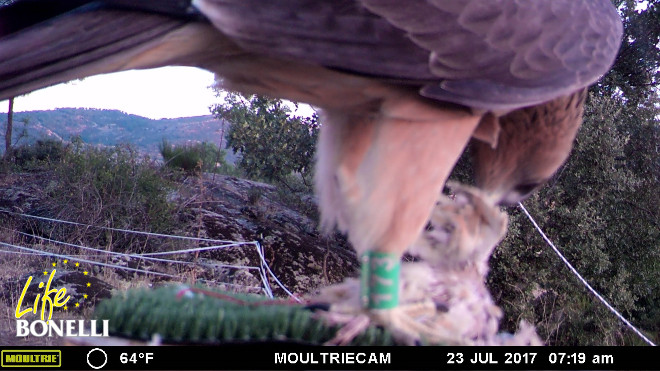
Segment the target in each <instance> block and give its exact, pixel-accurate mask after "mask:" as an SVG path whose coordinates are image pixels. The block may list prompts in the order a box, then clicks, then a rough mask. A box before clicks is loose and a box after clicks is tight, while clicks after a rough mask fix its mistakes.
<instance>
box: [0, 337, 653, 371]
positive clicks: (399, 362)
mask: <svg viewBox="0 0 660 371" xmlns="http://www.w3.org/2000/svg"><path fill="white" fill-rule="evenodd" d="M0 349H1V351H2V365H1V367H2V369H12V368H15V369H21V370H29V369H40V370H43V369H62V370H92V369H95V370H255V369H260V370H309V369H313V370H438V369H442V370H548V369H552V370H620V369H627V370H658V369H660V362H658V360H659V357H658V355H657V354H658V353H657V352H656V349H654V348H653V347H369V346H367V347H321V346H309V345H300V344H290V343H286V344H281V343H272V342H271V343H242V344H237V343H232V344H225V345H214V346H97V347H80V346H72V347H1V348H0Z"/></svg>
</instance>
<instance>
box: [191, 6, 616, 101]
mask: <svg viewBox="0 0 660 371" xmlns="http://www.w3.org/2000/svg"><path fill="white" fill-rule="evenodd" d="M194 3H195V4H196V5H198V6H199V8H200V9H201V10H202V12H203V13H204V14H205V15H206V16H207V17H209V19H210V20H211V21H212V22H213V24H214V25H215V26H216V27H217V28H218V29H220V30H221V31H222V32H223V33H224V34H226V35H229V36H230V37H231V38H232V39H233V40H234V41H236V42H237V43H238V44H239V45H241V47H243V48H245V49H246V50H250V51H254V52H256V53H259V54H266V55H271V56H277V57H284V58H290V59H295V60H304V61H309V62H313V63H317V64H321V65H324V66H328V67H333V68H337V69H340V70H345V71H349V72H353V73H357V74H363V75H369V76H372V77H379V78H383V79H393V80H396V81H398V82H399V83H402V84H411V85H419V86H420V87H421V93H422V94H423V95H424V96H427V97H430V98H435V99H438V100H443V101H449V102H453V103H458V104H462V105H465V106H469V107H473V108H482V109H491V110H510V109H515V108H520V107H524V106H529V105H532V104H538V103H542V102H546V101H548V100H551V99H553V98H556V97H558V96H561V95H565V94H569V93H572V92H574V91H576V90H578V89H580V88H582V87H585V86H588V85H590V84H592V83H593V82H595V81H596V80H597V79H598V78H599V77H600V76H601V75H602V74H604V73H605V72H606V71H607V70H608V69H609V67H610V66H611V65H612V63H613V61H614V58H615V56H616V52H617V50H618V47H619V43H620V40H621V34H622V26H621V22H620V20H619V17H618V14H617V13H616V10H615V9H614V8H613V7H612V6H611V4H609V0H593V1H575V0H554V1H510V0H470V1H455V0H407V1H399V0H339V1H310V0H283V1H269V2H263V1H260V0H197V1H194Z"/></svg>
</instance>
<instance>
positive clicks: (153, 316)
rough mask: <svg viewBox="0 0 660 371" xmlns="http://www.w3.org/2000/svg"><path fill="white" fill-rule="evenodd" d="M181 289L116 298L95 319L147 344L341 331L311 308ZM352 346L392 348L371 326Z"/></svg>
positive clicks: (310, 336) (292, 338)
mask: <svg viewBox="0 0 660 371" xmlns="http://www.w3.org/2000/svg"><path fill="white" fill-rule="evenodd" d="M200 288H201V287H200ZM181 289H182V288H181V286H165V287H161V288H158V289H154V290H148V289H134V290H130V291H126V292H123V293H120V294H116V295H115V296H113V297H112V298H110V299H107V300H104V301H102V302H101V303H99V305H97V307H96V310H95V312H94V317H95V318H96V319H97V320H101V319H107V320H109V331H110V333H111V334H112V335H114V336H121V337H127V338H131V339H140V340H150V339H151V338H152V336H153V335H155V334H158V335H159V336H160V337H161V339H162V341H163V342H164V343H197V344H221V343H235V342H242V343H244V342H271V341H272V342H296V343H306V344H312V345H320V344H323V343H325V342H326V341H328V340H330V339H332V338H333V337H334V336H335V334H336V332H337V330H338V329H339V328H340V327H338V326H327V325H326V324H325V323H323V321H321V320H320V319H317V318H314V313H313V312H312V310H311V309H309V308H306V307H305V306H303V305H294V304H289V303H285V302H272V301H271V300H270V299H268V298H266V297H262V296H256V295H244V294H235V293H228V292H220V291H215V292H218V293H220V294H222V295H226V296H228V297H229V298H230V299H228V300H224V299H220V298H216V297H213V296H210V295H204V294H200V293H197V292H195V293H192V292H188V293H187V294H186V295H183V296H180V298H177V294H178V293H180V292H181ZM202 289H204V290H208V291H213V290H211V289H209V288H202ZM191 294H192V295H191ZM231 298H234V299H238V300H239V301H241V302H240V303H237V302H235V301H234V300H231ZM350 345H394V339H393V338H392V336H391V334H390V333H389V332H388V331H386V330H384V329H382V328H380V327H376V326H370V327H369V328H367V330H366V331H364V332H363V333H362V334H360V335H358V336H357V337H356V338H355V339H354V340H353V342H352V343H351V344H350Z"/></svg>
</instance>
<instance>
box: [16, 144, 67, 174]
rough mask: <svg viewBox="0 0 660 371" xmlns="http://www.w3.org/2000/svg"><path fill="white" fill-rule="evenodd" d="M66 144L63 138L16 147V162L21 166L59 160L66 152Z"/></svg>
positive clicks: (26, 166) (28, 166)
mask: <svg viewBox="0 0 660 371" xmlns="http://www.w3.org/2000/svg"><path fill="white" fill-rule="evenodd" d="M66 148H67V147H66V146H65V145H64V143H63V142H62V141H61V140H54V139H45V140H38V141H37V142H36V143H34V144H29V145H23V146H20V147H17V148H15V149H14V162H15V164H16V165H17V166H19V167H20V168H30V167H33V166H35V165H41V164H48V163H52V162H59V161H60V160H61V159H62V158H63V157H64V154H65V151H66Z"/></svg>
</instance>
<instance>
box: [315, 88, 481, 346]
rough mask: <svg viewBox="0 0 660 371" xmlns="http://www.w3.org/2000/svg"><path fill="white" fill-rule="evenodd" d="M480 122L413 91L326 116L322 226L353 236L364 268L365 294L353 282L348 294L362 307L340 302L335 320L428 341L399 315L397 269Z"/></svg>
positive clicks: (319, 179)
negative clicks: (370, 323) (345, 317)
mask: <svg viewBox="0 0 660 371" xmlns="http://www.w3.org/2000/svg"><path fill="white" fill-rule="evenodd" d="M479 120H480V117H479V116H476V115H473V114H472V113H471V112H469V111H468V110H464V109H461V108H459V107H446V106H440V105H438V104H437V103H436V102H429V101H426V100H423V99H420V98H419V97H418V96H417V95H416V94H414V93H409V92H407V91H403V92H397V93H396V94H391V96H388V97H387V98H385V99H383V100H382V101H381V102H380V104H379V106H378V108H377V109H374V108H373V107H366V108H364V109H354V110H352V111H350V112H348V113H347V112H346V111H345V110H342V111H339V110H326V111H325V121H324V125H323V127H322V129H321V138H320V143H319V155H318V166H317V179H316V184H317V188H318V189H317V191H318V194H319V197H320V204H321V212H322V223H323V225H324V226H325V227H332V226H333V225H335V224H336V225H338V227H339V229H340V230H342V231H344V232H346V233H347V234H348V237H349V240H350V242H351V243H352V245H353V247H354V248H355V250H356V251H357V253H358V256H361V257H362V259H363V261H364V264H363V265H362V279H361V282H362V283H363V284H362V285H360V286H361V288H359V289H358V288H356V287H354V285H353V284H351V283H349V282H348V281H347V283H346V286H345V287H344V288H345V289H348V290H353V291H355V290H356V289H358V290H360V294H359V300H358V302H357V303H352V304H349V305H348V306H346V305H345V304H346V303H345V301H343V299H338V300H337V301H339V302H343V304H344V305H341V308H340V307H335V308H334V309H331V313H332V312H333V311H334V312H335V313H337V312H339V313H344V314H350V313H354V314H355V315H356V316H357V315H358V313H363V314H364V313H366V314H368V315H369V316H370V317H371V318H372V320H375V321H377V322H380V323H383V324H385V325H386V326H388V327H390V329H391V330H393V332H395V333H397V332H399V333H402V334H404V337H406V338H415V337H417V338H423V337H426V336H425V335H428V334H425V330H426V329H427V327H425V326H424V325H423V324H420V323H418V322H417V321H414V320H412V319H411V318H409V317H408V316H406V315H405V312H402V311H401V308H400V307H399V301H398V294H399V289H400V287H399V286H400V285H399V272H398V267H399V265H400V259H401V256H402V255H403V253H404V252H405V251H406V249H408V248H409V247H410V245H411V244H412V243H413V242H414V241H415V240H416V239H417V238H418V236H419V235H420V233H421V231H422V230H423V228H424V226H425V224H426V222H427V220H428V218H429V215H430V214H431V210H432V209H433V206H434V204H435V201H436V199H437V197H438V195H439V193H440V191H441V190H442V187H443V185H444V183H445V181H446V179H447V177H448V175H449V173H450V172H451V170H452V168H453V166H454V164H455V162H456V161H457V159H458V157H459V156H460V154H461V153H462V151H463V149H464V147H465V145H466V143H467V142H468V140H469V139H470V137H471V135H472V132H473V131H474V129H475V127H476V126H477V124H478V122H479ZM337 290H339V291H341V290H342V288H341V286H340V287H339V288H338V289H337ZM337 292H338V291H337ZM338 295H340V296H341V294H338ZM320 299H321V300H323V299H324V298H320ZM421 306H422V307H429V303H424V304H421ZM431 306H432V305H431ZM365 309H366V311H365ZM339 313H337V314H339ZM340 322H343V321H340ZM357 323H359V324H361V325H364V321H359V320H358V321H357ZM392 327H394V328H392ZM345 333H347V334H353V333H354V331H353V330H352V329H347V330H346V331H345ZM351 336H353V335H351ZM338 342H344V339H339V340H338Z"/></svg>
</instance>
